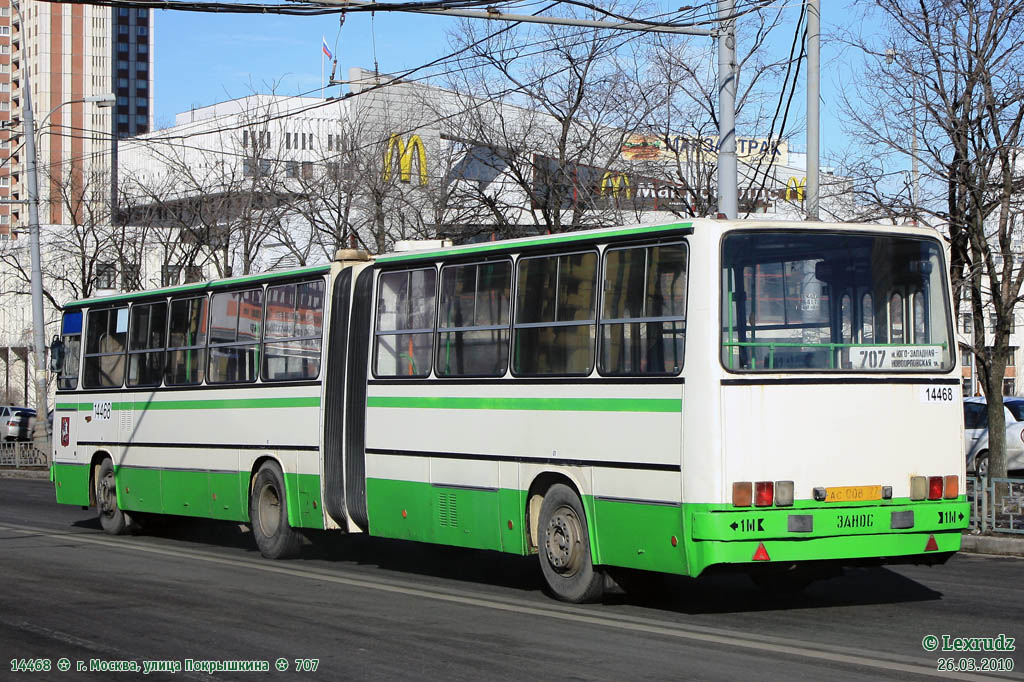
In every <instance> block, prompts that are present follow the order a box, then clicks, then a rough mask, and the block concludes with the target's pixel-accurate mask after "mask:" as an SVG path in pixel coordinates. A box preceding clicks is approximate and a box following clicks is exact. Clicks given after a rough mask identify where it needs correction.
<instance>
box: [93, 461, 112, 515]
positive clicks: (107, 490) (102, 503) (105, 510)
mask: <svg viewBox="0 0 1024 682" xmlns="http://www.w3.org/2000/svg"><path fill="white" fill-rule="evenodd" d="M97 493H98V494H97V495H96V503H97V504H98V505H99V509H100V513H101V514H103V515H105V516H110V515H112V514H113V513H114V510H115V509H117V497H116V495H115V494H114V474H113V473H109V472H108V473H107V474H106V475H105V476H103V478H101V479H100V481H99V486H97Z"/></svg>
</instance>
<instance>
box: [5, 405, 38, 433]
mask: <svg viewBox="0 0 1024 682" xmlns="http://www.w3.org/2000/svg"><path fill="white" fill-rule="evenodd" d="M35 418H36V411H35V410H33V409H32V408H31V407H18V406H17V405H0V434H2V435H3V439H4V440H29V439H30V438H32V422H33V420H34V419H35Z"/></svg>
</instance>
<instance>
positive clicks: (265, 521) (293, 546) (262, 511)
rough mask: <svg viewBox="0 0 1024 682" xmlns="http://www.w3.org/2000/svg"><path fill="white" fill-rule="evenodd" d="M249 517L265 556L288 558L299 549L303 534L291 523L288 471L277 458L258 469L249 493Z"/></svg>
mask: <svg viewBox="0 0 1024 682" xmlns="http://www.w3.org/2000/svg"><path fill="white" fill-rule="evenodd" d="M249 520H250V521H251V522H252V534H253V536H254V537H255V538H256V546H257V547H259V550H260V554H262V555H263V556H264V557H266V558H268V559H287V558H289V557H293V556H295V555H297V554H298V553H299V548H300V547H301V546H302V534H301V533H299V531H297V530H295V529H294V528H292V527H291V526H290V525H288V504H287V502H286V498H285V494H284V475H283V474H282V473H281V467H280V466H278V465H277V463H276V462H267V463H265V464H264V465H263V466H261V467H260V468H259V471H257V472H256V477H255V478H254V479H253V483H252V493H251V494H250V495H249Z"/></svg>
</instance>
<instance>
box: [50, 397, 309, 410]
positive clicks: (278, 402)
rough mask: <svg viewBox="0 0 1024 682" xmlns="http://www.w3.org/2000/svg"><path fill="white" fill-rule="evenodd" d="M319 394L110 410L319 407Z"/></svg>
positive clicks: (116, 405) (61, 406) (69, 406)
mask: <svg viewBox="0 0 1024 682" xmlns="http://www.w3.org/2000/svg"><path fill="white" fill-rule="evenodd" d="M319 406H320V396H305V397H301V398H223V399H220V400H161V401H156V400H154V401H153V402H112V403H111V404H110V409H112V410H134V411H135V412H145V411H147V410H243V409H265V408H273V407H319ZM56 409H58V410H77V411H79V412H92V409H93V404H92V403H57V407H56Z"/></svg>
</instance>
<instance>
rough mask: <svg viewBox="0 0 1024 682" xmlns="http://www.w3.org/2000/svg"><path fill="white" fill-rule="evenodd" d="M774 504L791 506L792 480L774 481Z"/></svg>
mask: <svg viewBox="0 0 1024 682" xmlns="http://www.w3.org/2000/svg"><path fill="white" fill-rule="evenodd" d="M775 504H776V505H778V506H780V507H791V506H793V481H776V482H775Z"/></svg>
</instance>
